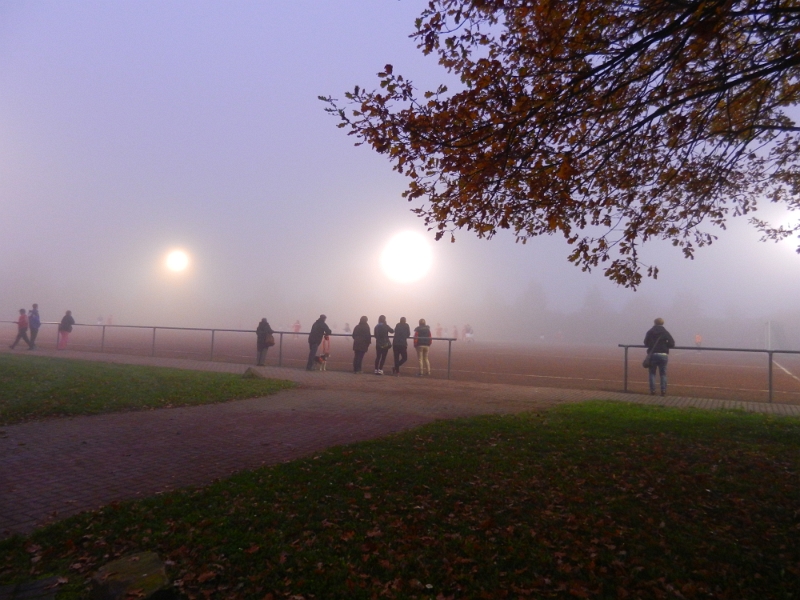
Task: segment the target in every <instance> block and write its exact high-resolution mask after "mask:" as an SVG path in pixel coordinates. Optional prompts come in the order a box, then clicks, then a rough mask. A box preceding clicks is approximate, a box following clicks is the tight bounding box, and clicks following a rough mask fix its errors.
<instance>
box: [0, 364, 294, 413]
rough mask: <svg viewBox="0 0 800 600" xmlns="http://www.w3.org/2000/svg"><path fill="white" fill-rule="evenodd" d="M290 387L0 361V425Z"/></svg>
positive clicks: (128, 368) (138, 369)
mask: <svg viewBox="0 0 800 600" xmlns="http://www.w3.org/2000/svg"><path fill="white" fill-rule="evenodd" d="M293 386H294V384H293V383H291V382H288V381H279V380H269V379H243V378H242V377H241V376H239V375H232V374H229V373H208V372H203V371H184V370H180V369H165V368H161V367H142V366H136V365H116V364H112V363H101V362H90V361H81V360H67V359H60V358H47V357H36V356H11V355H7V354H3V355H0V425H10V424H12V423H19V422H22V421H29V420H32V419H42V418H45V417H64V416H76V415H95V414H99V413H108V412H119V411H126V410H145V409H152V408H168V407H172V406H189V405H195V404H210V403H212V402H223V401H225V400H234V399H237V398H255V397H257V396H265V395H267V394H272V393H274V392H277V391H279V390H284V389H287V388H290V387H293Z"/></svg>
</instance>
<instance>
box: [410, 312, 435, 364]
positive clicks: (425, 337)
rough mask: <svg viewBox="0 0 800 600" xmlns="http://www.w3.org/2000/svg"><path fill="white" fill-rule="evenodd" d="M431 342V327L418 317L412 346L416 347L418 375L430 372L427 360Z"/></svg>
mask: <svg viewBox="0 0 800 600" xmlns="http://www.w3.org/2000/svg"><path fill="white" fill-rule="evenodd" d="M432 343H433V340H432V339H431V328H430V327H428V325H427V324H426V323H425V319H420V320H419V327H415V328H414V348H416V349H417V359H418V360H419V375H430V374H431V362H430V361H429V360H428V351H429V350H430V349H431V344H432Z"/></svg>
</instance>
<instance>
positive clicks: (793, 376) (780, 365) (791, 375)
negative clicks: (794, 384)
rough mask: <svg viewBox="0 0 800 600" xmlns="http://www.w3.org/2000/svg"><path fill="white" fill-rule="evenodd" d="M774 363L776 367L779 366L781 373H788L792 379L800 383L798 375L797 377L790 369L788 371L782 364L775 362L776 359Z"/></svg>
mask: <svg viewBox="0 0 800 600" xmlns="http://www.w3.org/2000/svg"><path fill="white" fill-rule="evenodd" d="M772 362H773V363H774V364H775V366H777V367H778V368H779V369H780V370H781V371H783V372H784V373H786V374H787V375H788V376H789V377H791V378H792V379H795V380H797V381H800V377H798V376H797V375H795V374H794V373H792V372H791V371H790V370H789V369H787V368H786V367H784V366H783V365H782V364H780V363H779V362H777V361H775V360H774V359H773V361H772Z"/></svg>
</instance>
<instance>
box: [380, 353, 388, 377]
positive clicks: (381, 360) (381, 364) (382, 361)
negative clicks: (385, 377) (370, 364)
mask: <svg viewBox="0 0 800 600" xmlns="http://www.w3.org/2000/svg"><path fill="white" fill-rule="evenodd" d="M378 352H379V353H380V354H379V358H380V360H379V361H378V370H379V371H381V372H383V365H385V364H386V357H387V356H388V355H389V348H383V349H382V350H379V351H378Z"/></svg>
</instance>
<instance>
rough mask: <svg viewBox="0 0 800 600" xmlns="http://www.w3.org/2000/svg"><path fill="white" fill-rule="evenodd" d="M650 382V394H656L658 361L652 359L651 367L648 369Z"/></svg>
mask: <svg viewBox="0 0 800 600" xmlns="http://www.w3.org/2000/svg"><path fill="white" fill-rule="evenodd" d="M647 375H648V381H649V382H650V393H651V394H655V393H656V361H655V358H653V357H652V356H651V357H650V367H649V368H648V369H647Z"/></svg>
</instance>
